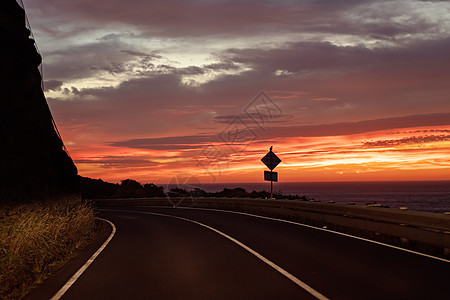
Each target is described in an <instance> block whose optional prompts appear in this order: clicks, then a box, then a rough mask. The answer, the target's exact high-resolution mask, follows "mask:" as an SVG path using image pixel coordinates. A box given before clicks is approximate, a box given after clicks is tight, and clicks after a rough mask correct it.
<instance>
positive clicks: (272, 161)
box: [261, 146, 281, 198]
mask: <svg viewBox="0 0 450 300" xmlns="http://www.w3.org/2000/svg"><path fill="white" fill-rule="evenodd" d="M272 148H273V146H270V149H269V152H267V154H266V155H265V156H264V157H263V158H262V159H261V161H262V162H263V163H264V164H265V165H266V166H267V167H268V168H269V169H270V172H269V171H264V180H266V181H270V198H273V182H274V181H275V182H278V173H277V172H273V169H275V167H276V166H278V164H279V163H280V162H281V159H279V158H278V156H276V155H275V153H273V152H272Z"/></svg>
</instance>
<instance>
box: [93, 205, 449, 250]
mask: <svg viewBox="0 0 450 300" xmlns="http://www.w3.org/2000/svg"><path fill="white" fill-rule="evenodd" d="M94 201H95V203H96V205H97V206H130V205H133V206H135V205H148V206H180V207H201V208H216V209H226V210H235V211H242V212H251V213H256V214H260V215H265V216H272V217H279V218H284V219H290V220H297V221H301V222H306V223H308V222H309V223H314V224H315V225H318V226H322V224H324V225H327V226H328V225H329V226H332V227H333V228H337V229H338V230H339V229H345V228H347V229H352V230H356V231H360V232H366V233H370V234H376V235H385V236H392V237H397V238H398V239H400V240H402V241H408V242H409V241H414V242H415V243H416V242H419V243H423V244H427V245H431V246H434V247H438V248H439V249H441V250H443V252H444V253H446V254H447V255H448V254H450V215H446V214H436V213H429V212H419V211H410V210H400V209H395V208H386V207H370V206H358V205H348V204H336V203H324V202H308V201H301V200H272V199H254V198H202V197H199V198H189V197H186V198H137V199H111V200H94Z"/></svg>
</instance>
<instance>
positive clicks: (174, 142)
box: [110, 135, 217, 150]
mask: <svg viewBox="0 0 450 300" xmlns="http://www.w3.org/2000/svg"><path fill="white" fill-rule="evenodd" d="M216 139H217V137H216V136H214V135H191V136H172V137H162V138H147V139H131V140H127V141H120V142H113V143H110V146H114V147H128V148H138V149H152V150H183V149H186V150H191V149H199V148H201V147H203V145H207V144H210V143H211V142H213V141H214V140H216Z"/></svg>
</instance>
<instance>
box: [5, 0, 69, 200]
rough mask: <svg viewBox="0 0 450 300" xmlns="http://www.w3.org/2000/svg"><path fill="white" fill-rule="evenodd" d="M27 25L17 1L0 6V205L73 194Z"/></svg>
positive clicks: (67, 164) (36, 53) (64, 153)
mask: <svg viewBox="0 0 450 300" xmlns="http://www.w3.org/2000/svg"><path fill="white" fill-rule="evenodd" d="M25 22H26V21H25V12H24V10H23V9H22V8H21V7H20V6H19V5H18V4H17V2H16V1H15V0H2V1H0V38H1V40H2V43H1V46H0V58H1V63H0V203H1V202H17V201H31V200H43V199H53V198H57V197H60V196H61V195H65V194H73V193H76V192H77V169H76V167H75V165H74V163H73V161H72V159H71V158H70V157H69V156H68V154H67V153H66V152H65V151H64V145H63V142H62V140H61V139H60V137H59V135H58V134H57V132H56V130H55V126H54V124H53V118H52V115H51V112H50V110H49V108H48V105H47V101H46V99H45V96H44V93H43V91H42V87H41V79H42V78H41V74H40V72H39V69H38V67H39V65H40V63H41V56H40V54H39V53H38V52H37V50H36V47H35V45H34V40H33V39H31V38H30V31H29V30H28V29H27V28H26V26H25V24H26V23H25Z"/></svg>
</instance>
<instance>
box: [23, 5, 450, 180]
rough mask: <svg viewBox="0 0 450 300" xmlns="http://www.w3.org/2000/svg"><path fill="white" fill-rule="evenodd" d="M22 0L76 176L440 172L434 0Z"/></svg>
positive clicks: (447, 135)
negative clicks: (274, 161)
mask: <svg viewBox="0 0 450 300" xmlns="http://www.w3.org/2000/svg"><path fill="white" fill-rule="evenodd" d="M25 4H26V8H27V9H26V11H27V16H28V20H29V21H30V24H31V27H32V29H33V30H32V31H33V34H34V37H35V40H36V42H37V44H38V45H39V49H40V52H41V54H42V57H43V70H44V74H43V79H44V87H45V95H46V98H47V101H48V103H49V107H50V109H51V111H52V113H53V116H54V118H55V121H56V124H57V125H58V128H59V130H60V132H61V134H62V137H63V139H64V142H65V145H66V146H67V148H68V149H69V151H70V154H71V156H72V158H73V159H74V161H75V163H76V165H77V167H78V169H79V173H80V175H82V176H89V177H92V178H102V179H103V180H107V181H111V182H120V181H121V180H124V179H127V178H131V179H135V180H138V181H140V182H141V183H147V182H154V183H159V184H163V183H167V182H171V181H173V180H175V178H181V179H180V180H181V181H183V180H184V179H185V178H191V179H192V180H195V181H197V182H201V183H208V182H260V181H263V171H264V170H266V167H265V166H264V165H263V164H262V163H261V161H260V159H261V158H262V157H263V156H264V155H265V154H266V153H267V151H268V149H269V147H270V146H274V151H275V153H276V154H277V155H278V156H279V157H280V158H281V159H282V163H281V164H280V165H279V166H278V167H277V168H276V171H278V172H279V180H280V181H283V182H288V181H290V182H296V181H361V180H450V156H449V153H450V151H449V148H450V145H449V143H450V96H449V95H450V84H449V82H450V71H449V70H450V51H449V49H450V17H449V16H450V15H449V13H448V12H449V11H450V2H448V1H421V0H410V1H377V0H367V1H306V0H305V1H302V0H299V1H259V0H248V1H230V0H215V1H197V0H184V1H178V0H165V1H133V0H131V2H130V1H120V0H110V1H79V0H64V1H53V0H41V1H27V2H26V3H25ZM174 7H176V8H178V9H174ZM260 91H264V93H263V94H260Z"/></svg>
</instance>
